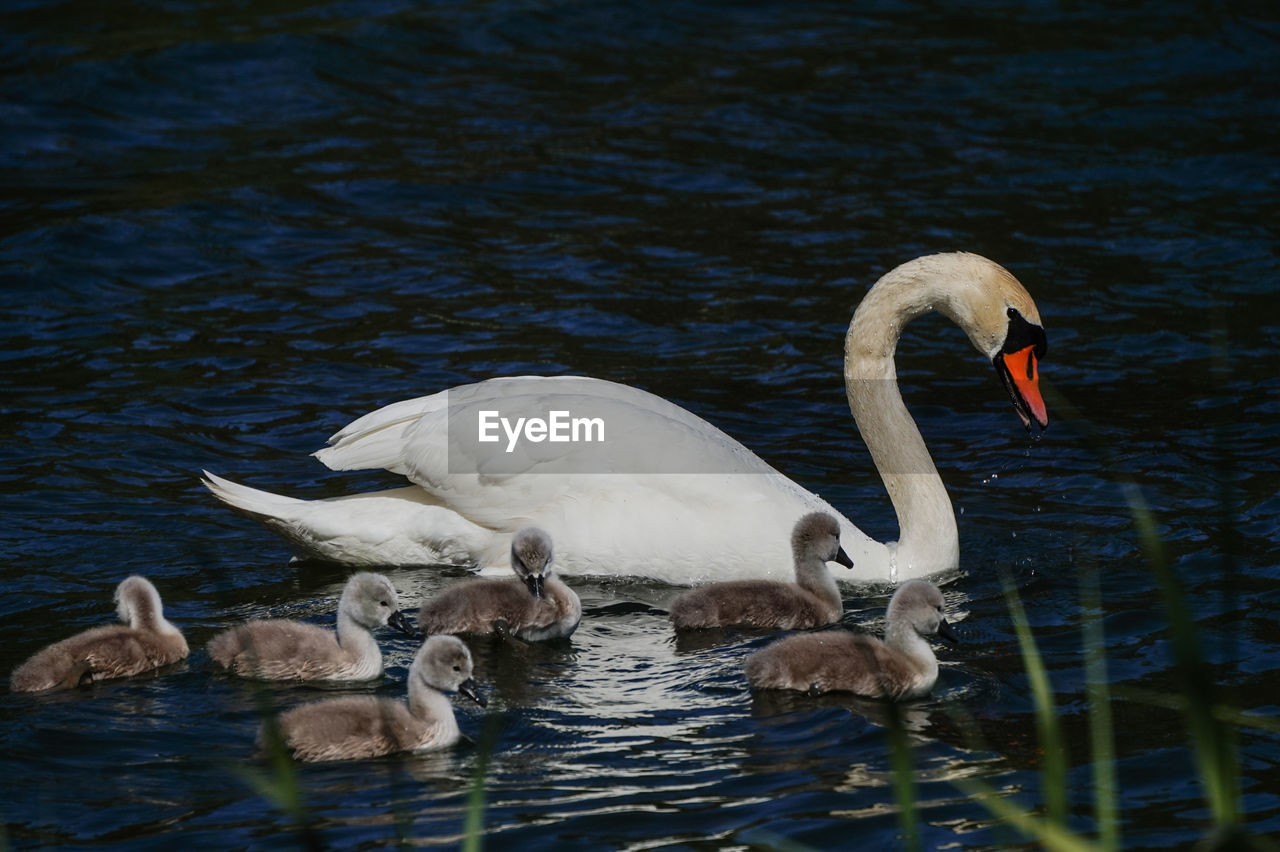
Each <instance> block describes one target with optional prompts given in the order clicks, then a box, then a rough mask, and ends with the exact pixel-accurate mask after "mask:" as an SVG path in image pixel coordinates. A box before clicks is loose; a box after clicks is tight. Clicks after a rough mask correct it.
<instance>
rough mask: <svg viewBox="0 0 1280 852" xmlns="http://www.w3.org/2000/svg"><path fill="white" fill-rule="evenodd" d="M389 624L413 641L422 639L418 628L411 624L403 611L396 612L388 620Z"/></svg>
mask: <svg viewBox="0 0 1280 852" xmlns="http://www.w3.org/2000/svg"><path fill="white" fill-rule="evenodd" d="M387 624H390V625H391V626H392V627H394V628H395V629H396V630H399V631H400V632H401V633H403V634H404V635H405V636H408V637H410V638H412V639H421V638H422V634H421V633H419V632H418V629H417V628H416V627H414V626H413V625H412V624H410V623H409V619H408V618H406V617H405V614H404V612H403V611H401V610H396V611H395V612H393V613H391V617H390V618H388V619H387Z"/></svg>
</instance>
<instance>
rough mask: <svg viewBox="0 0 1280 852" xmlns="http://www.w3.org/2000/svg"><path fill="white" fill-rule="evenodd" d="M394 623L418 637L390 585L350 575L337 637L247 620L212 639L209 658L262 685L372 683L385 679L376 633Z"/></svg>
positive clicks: (279, 621) (290, 624) (307, 627)
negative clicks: (277, 682)
mask: <svg viewBox="0 0 1280 852" xmlns="http://www.w3.org/2000/svg"><path fill="white" fill-rule="evenodd" d="M385 624H390V625H392V626H393V627H396V628H397V629H399V630H400V631H401V632H402V633H405V634H406V635H409V636H414V637H416V636H417V635H418V634H417V631H415V630H414V629H413V628H412V627H411V626H410V625H409V622H408V620H407V619H406V618H405V617H404V613H402V612H400V600H399V598H398V597H397V596H396V590H395V589H394V588H393V587H392V586H391V581H390V580H388V579H387V578H386V577H384V576H382V575H381V574H370V573H368V572H360V573H358V574H354V575H352V577H351V579H350V580H348V581H347V585H346V586H345V587H344V588H343V590H342V597H341V598H339V599H338V632H337V635H334V634H333V633H332V632H330V631H328V630H325V629H324V628H323V627H317V626H316V625H314V624H307V623H305V622H302V621H290V620H288V619H283V618H269V619H261V620H258V621H247V622H245V623H244V624H240V625H237V626H235V627H232V628H230V629H228V630H224V631H222V632H221V633H219V634H218V635H217V636H214V637H213V638H212V639H210V640H209V656H210V657H212V658H213V661H214V662H215V663H217V664H218V665H220V666H222V667H223V668H224V669H227V670H229V671H231V672H232V673H234V674H238V675H241V676H242V677H253V678H260V679H262V680H370V679H371V678H375V677H378V676H379V675H381V674H382V651H381V650H380V649H379V648H378V640H376V639H374V638H373V632H372V631H373V630H374V629H375V628H378V627H382V626H383V625H385Z"/></svg>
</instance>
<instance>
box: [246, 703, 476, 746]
mask: <svg viewBox="0 0 1280 852" xmlns="http://www.w3.org/2000/svg"><path fill="white" fill-rule="evenodd" d="M433 727H439V726H438V725H435V724H434V723H433V722H432V721H431V720H422V719H418V718H416V717H414V715H413V714H412V713H410V712H409V708H408V707H407V706H406V705H405V704H404V703H402V702H399V701H392V700H389V699H383V698H375V697H373V696H353V697H349V698H333V699H329V700H326V701H317V702H315V703H312V704H304V705H303V706H301V707H296V708H294V709H293V710H290V711H288V712H286V713H284V714H282V715H281V717H280V730H281V734H282V735H283V736H284V739H285V742H286V744H287V745H288V747H289V748H290V750H291V751H292V752H293V755H294V757H296V758H297V759H298V760H302V761H306V762H317V761H325V760H359V759H364V758H370V757H379V756H381V755H384V754H394V753H395V752H399V751H411V750H413V749H418V748H426V747H430V744H431V743H432V740H433V731H432V728H433ZM450 742H451V741H450ZM448 744H450V743H446V742H441V743H440V745H442V746H443V745H448ZM258 745H259V747H260V748H261V747H263V745H264V742H263V738H262V736H261V735H260V736H259V739H258Z"/></svg>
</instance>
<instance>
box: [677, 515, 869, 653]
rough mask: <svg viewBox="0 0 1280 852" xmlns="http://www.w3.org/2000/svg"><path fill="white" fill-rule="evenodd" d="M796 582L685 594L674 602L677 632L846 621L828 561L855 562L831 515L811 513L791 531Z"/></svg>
mask: <svg viewBox="0 0 1280 852" xmlns="http://www.w3.org/2000/svg"><path fill="white" fill-rule="evenodd" d="M791 554H792V558H793V560H794V561H795V567H796V581H795V582H794V583H783V582H780V581H776V580H732V581H729V582H725V583H711V584H710V585H706V586H702V587H701V588H697V589H693V590H691V591H688V592H685V593H684V594H682V595H680V596H679V597H677V598H676V599H675V600H673V601H672V602H671V621H672V623H673V624H675V627H676V629H677V630H687V629H690V628H702V627H765V628H773V629H779V630H800V629H804V628H808V627H821V626H822V625H824V624H834V623H835V622H837V621H839V620H840V615H841V613H842V612H843V611H844V601H843V600H842V599H841V597H840V590H839V589H838V588H836V581H835V580H834V579H832V577H831V572H830V571H828V570H827V563H828V562H838V563H839V564H841V565H844V566H845V567H847V568H852V567H853V561H852V560H851V559H850V558H849V555H848V554H847V553H845V552H844V548H843V547H841V546H840V524H839V523H838V522H837V521H836V519H835V518H833V517H832V516H831V515H828V514H826V513H825V512H811V513H810V514H808V515H805V516H804V517H802V518H801V519H800V520H799V521H797V522H796V525H795V527H794V528H793V529H792V531H791Z"/></svg>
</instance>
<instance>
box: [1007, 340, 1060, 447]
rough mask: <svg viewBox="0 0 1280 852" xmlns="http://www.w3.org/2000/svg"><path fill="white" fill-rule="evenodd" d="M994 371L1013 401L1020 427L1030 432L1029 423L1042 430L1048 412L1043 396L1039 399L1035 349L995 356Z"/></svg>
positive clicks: (1046, 423)
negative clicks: (1033, 422)
mask: <svg viewBox="0 0 1280 852" xmlns="http://www.w3.org/2000/svg"><path fill="white" fill-rule="evenodd" d="M995 365H996V372H997V373H999V374H1000V381H1002V382H1004V387H1005V390H1007V391H1008V392H1009V398H1010V399H1012V400H1013V408H1014V410H1015V411H1017V412H1018V416H1019V417H1020V418H1022V425H1023V426H1025V427H1026V428H1027V431H1031V421H1032V420H1035V423H1036V425H1038V426H1039V427H1040V428H1041V429H1045V428H1047V427H1048V425H1049V412H1048V411H1047V410H1046V409H1045V407H1044V397H1042V396H1040V373H1039V371H1038V370H1037V369H1036V353H1035V346H1028V347H1026V348H1025V349H1019V350H1018V351H1017V352H1009V353H1007V354H1006V353H1004V352H1001V353H1000V354H998V355H996V357H995Z"/></svg>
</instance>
